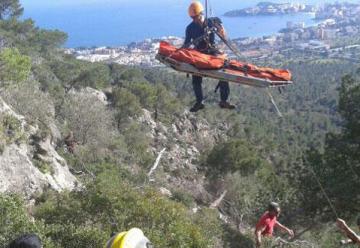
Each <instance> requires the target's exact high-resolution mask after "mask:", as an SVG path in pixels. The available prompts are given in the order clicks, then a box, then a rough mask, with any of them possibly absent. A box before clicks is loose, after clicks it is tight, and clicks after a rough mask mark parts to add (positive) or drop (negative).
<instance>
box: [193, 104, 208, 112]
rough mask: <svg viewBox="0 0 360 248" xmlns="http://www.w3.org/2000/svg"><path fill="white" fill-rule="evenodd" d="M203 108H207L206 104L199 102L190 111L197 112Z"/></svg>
mask: <svg viewBox="0 0 360 248" xmlns="http://www.w3.org/2000/svg"><path fill="white" fill-rule="evenodd" d="M203 108H205V106H204V104H202V103H199V102H197V103H195V104H194V106H192V108H191V109H190V112H197V111H199V110H200V109H203Z"/></svg>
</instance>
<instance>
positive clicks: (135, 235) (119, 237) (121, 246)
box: [105, 228, 152, 248]
mask: <svg viewBox="0 0 360 248" xmlns="http://www.w3.org/2000/svg"><path fill="white" fill-rule="evenodd" d="M151 247H152V245H151V243H150V241H149V239H148V238H147V237H145V235H144V233H143V232H142V231H141V230H140V229H138V228H132V229H130V230H129V231H128V232H121V233H118V234H116V235H114V236H113V237H112V238H111V239H110V240H109V241H108V242H107V244H106V245H105V248H151Z"/></svg>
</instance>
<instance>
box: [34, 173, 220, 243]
mask: <svg viewBox="0 0 360 248" xmlns="http://www.w3.org/2000/svg"><path fill="white" fill-rule="evenodd" d="M46 198H47V199H46V200H45V202H43V203H41V204H40V206H39V207H38V208H37V211H36V217H37V218H40V219H42V220H43V221H44V222H45V223H46V224H47V225H50V226H55V227H56V228H55V230H54V231H52V235H51V237H52V238H53V239H54V240H56V241H57V242H58V243H60V244H63V245H64V244H71V245H70V246H69V245H66V247H76V246H75V245H78V247H87V246H88V245H89V239H90V240H92V243H93V244H105V242H106V239H107V238H108V235H109V234H110V233H111V232H112V231H123V230H129V229H130V228H132V227H138V228H141V229H142V230H143V231H144V233H145V234H146V235H147V236H148V237H149V238H150V240H151V241H152V242H153V243H154V245H155V247H159V248H165V247H167V248H171V247H174V248H175V247H176V248H179V247H183V248H188V247H193V248H205V247H211V244H212V243H213V242H214V238H215V237H214V236H215V233H217V231H209V230H213V229H216V227H218V222H217V219H216V218H215V217H213V218H212V221H211V223H213V224H212V225H213V226H214V228H213V227H211V228H210V229H209V227H208V226H207V223H205V222H201V221H199V220H197V221H194V218H193V217H192V216H191V214H190V213H189V212H188V211H187V209H186V208H185V207H184V206H183V205H182V204H178V203H175V202H173V201H170V200H168V199H165V198H163V197H162V196H160V195H159V194H158V193H157V192H156V191H153V190H151V189H143V190H141V191H140V190H136V189H134V188H133V186H132V185H130V184H129V183H127V182H125V181H124V179H123V178H122V176H120V175H119V174H118V171H116V170H107V171H106V172H104V173H100V174H99V175H98V176H97V178H96V180H95V182H94V183H91V184H90V185H88V186H87V190H85V191H82V192H72V193H62V194H60V195H58V194H54V195H52V196H47V197H46ZM202 214H203V215H206V216H208V214H209V213H202ZM199 216H200V215H199ZM209 216H210V214H209ZM195 219H196V218H195ZM113 223H116V225H117V226H116V228H114V227H113V226H114V225H113ZM75 230H76V231H75ZM216 230H217V229H216ZM88 237H89V238H88ZM73 245H74V246H73ZM90 247H94V246H90ZM97 247H99V246H97Z"/></svg>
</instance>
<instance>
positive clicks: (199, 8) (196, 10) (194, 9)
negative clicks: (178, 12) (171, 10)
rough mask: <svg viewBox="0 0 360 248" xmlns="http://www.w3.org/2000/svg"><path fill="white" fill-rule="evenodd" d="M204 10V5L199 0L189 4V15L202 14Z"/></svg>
mask: <svg viewBox="0 0 360 248" xmlns="http://www.w3.org/2000/svg"><path fill="white" fill-rule="evenodd" d="M203 11H204V6H203V5H202V4H201V3H200V2H199V1H195V2H192V3H191V4H190V6H189V16H190V17H194V16H198V15H200V14H201V13H202V12H203Z"/></svg>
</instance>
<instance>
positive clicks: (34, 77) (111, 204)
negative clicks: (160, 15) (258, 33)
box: [0, 0, 360, 248]
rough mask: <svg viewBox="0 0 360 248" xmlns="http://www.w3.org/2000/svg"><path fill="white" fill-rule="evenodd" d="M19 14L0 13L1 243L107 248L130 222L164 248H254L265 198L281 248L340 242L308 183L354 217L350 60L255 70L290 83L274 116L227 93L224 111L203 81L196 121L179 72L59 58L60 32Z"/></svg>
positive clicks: (355, 149)
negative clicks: (278, 226)
mask: <svg viewBox="0 0 360 248" xmlns="http://www.w3.org/2000/svg"><path fill="white" fill-rule="evenodd" d="M13 3H17V1H16V0H13ZM0 11H1V8H0ZM21 13H22V9H21V6H19V5H18V4H15V5H9V6H7V8H6V9H5V11H3V13H0V17H1V18H0V40H1V43H0V44H1V45H0V46H1V47H0V66H1V70H0V192H1V194H0V209H1V211H0V221H1V226H2V227H1V228H0V244H1V245H0V247H6V244H7V243H8V242H9V241H10V240H12V239H13V238H14V237H16V236H17V235H19V234H23V233H28V232H36V233H38V234H39V235H40V236H41V238H42V240H43V242H44V247H59V248H60V247H66V248H72V247H74V248H75V247H77V248H78V247H103V245H104V244H105V243H106V240H107V239H108V237H109V235H110V233H111V232H114V231H122V230H128V229H129V228H131V227H134V226H136V227H139V228H141V229H142V230H143V231H144V233H145V234H146V235H147V236H148V237H149V238H150V240H151V241H152V242H153V244H154V246H155V247H160V248H163V247H164V248H165V247H174V248H179V247H194V248H198V247H199V248H202V247H214V248H217V247H219V248H220V247H229V248H237V247H242V248H243V247H253V246H254V237H253V231H254V230H253V228H254V226H255V224H256V221H257V219H258V218H259V217H260V216H261V214H262V213H263V212H264V211H265V208H266V206H267V204H268V202H270V201H278V202H280V204H281V206H282V209H283V211H282V215H281V217H280V220H281V222H282V223H284V224H286V225H287V226H291V228H293V229H294V230H295V233H296V234H298V235H297V236H296V240H295V242H293V243H290V244H286V245H285V246H284V247H338V242H339V240H340V239H341V234H340V233H339V232H338V231H337V230H336V228H335V226H334V225H333V223H334V221H335V219H334V218H335V217H334V214H333V213H332V210H331V209H330V208H329V204H328V202H327V199H326V197H325V196H324V194H322V193H321V191H320V190H319V186H318V184H317V180H319V181H320V182H321V183H322V186H323V187H324V190H325V192H327V194H328V196H329V197H330V199H331V202H332V204H333V205H334V206H335V208H336V210H337V211H338V212H339V214H340V216H341V217H343V218H346V219H347V220H348V221H349V222H350V223H352V222H351V221H353V220H354V219H355V218H356V214H357V213H359V209H358V206H359V201H360V198H359V197H360V194H359V190H358V189H359V188H360V187H359V186H360V185H359V181H360V180H359V178H358V175H359V173H360V161H359V157H358V154H359V152H360V150H359V147H360V143H359V138H358V137H359V131H358V130H359V122H358V120H359V119H360V118H359V116H358V111H355V110H356V109H357V106H358V103H359V101H360V97H359V92H360V91H359V89H360V86H359V79H358V74H357V69H358V67H357V65H356V64H353V63H351V62H346V61H343V60H336V59H333V60H323V59H317V58H315V59H314V58H306V59H301V58H298V57H296V58H294V59H293V60H286V61H285V60H278V61H276V62H275V61H268V62H266V63H265V62H264V63H265V65H266V66H271V65H274V66H277V67H284V68H289V69H290V70H291V71H292V73H293V75H294V81H295V84H294V85H293V86H291V87H288V88H287V89H286V90H285V91H284V92H283V93H282V94H280V93H278V92H275V91H274V92H273V93H274V96H275V98H276V100H277V102H278V103H279V107H280V109H281V110H282V112H283V114H284V118H279V117H278V116H277V115H276V112H275V110H274V109H273V106H272V105H271V103H270V101H269V99H268V97H267V95H266V94H265V92H263V91H262V90H259V89H252V88H246V87H240V86H236V85H232V86H231V90H232V92H231V101H232V102H233V103H234V104H236V106H237V108H236V110H235V111H224V110H222V109H220V108H219V107H218V106H217V103H218V96H217V95H216V94H214V93H213V90H214V88H215V86H216V82H215V81H213V80H209V79H206V80H205V82H204V92H207V96H206V101H205V104H206V108H205V109H204V110H203V111H201V112H199V113H196V114H193V113H190V112H189V111H188V109H189V106H191V105H192V101H193V93H192V88H191V83H190V80H189V79H188V78H186V76H185V75H183V74H178V73H175V72H174V71H172V70H170V69H166V68H140V67H130V66H122V65H118V64H105V63H89V62H84V61H79V60H76V59H75V58H74V57H72V56H70V55H65V54H64V53H63V52H62V49H61V46H62V44H63V43H64V42H65V40H66V34H65V33H63V32H61V31H57V30H56V31H54V30H43V29H40V28H38V27H36V25H35V24H34V22H33V21H32V20H20V19H19V17H20V16H21ZM275 63H276V64H275ZM345 75H347V76H345ZM344 76H345V77H344ZM340 154H341V156H340ZM156 161H158V162H159V163H158V164H156ZM156 165H157V166H156ZM312 171H313V172H314V173H315V175H317V178H316V179H317V180H316V179H315V178H314V177H313V175H312V174H311V172H312ZM224 192H226V194H224ZM221 195H225V196H224V199H222V200H221V201H220V202H219V204H215V205H216V206H214V202H215V203H216V201H217V200H218V199H221V197H220V196H221ZM211 205H213V206H212V207H210V206H211ZM279 235H280V234H279ZM281 237H283V236H281ZM284 237H285V236H284ZM303 241H304V242H303ZM266 242H268V243H266V244H264V247H273V245H274V243H272V242H274V241H271V240H268V241H266ZM309 244H310V245H309Z"/></svg>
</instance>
